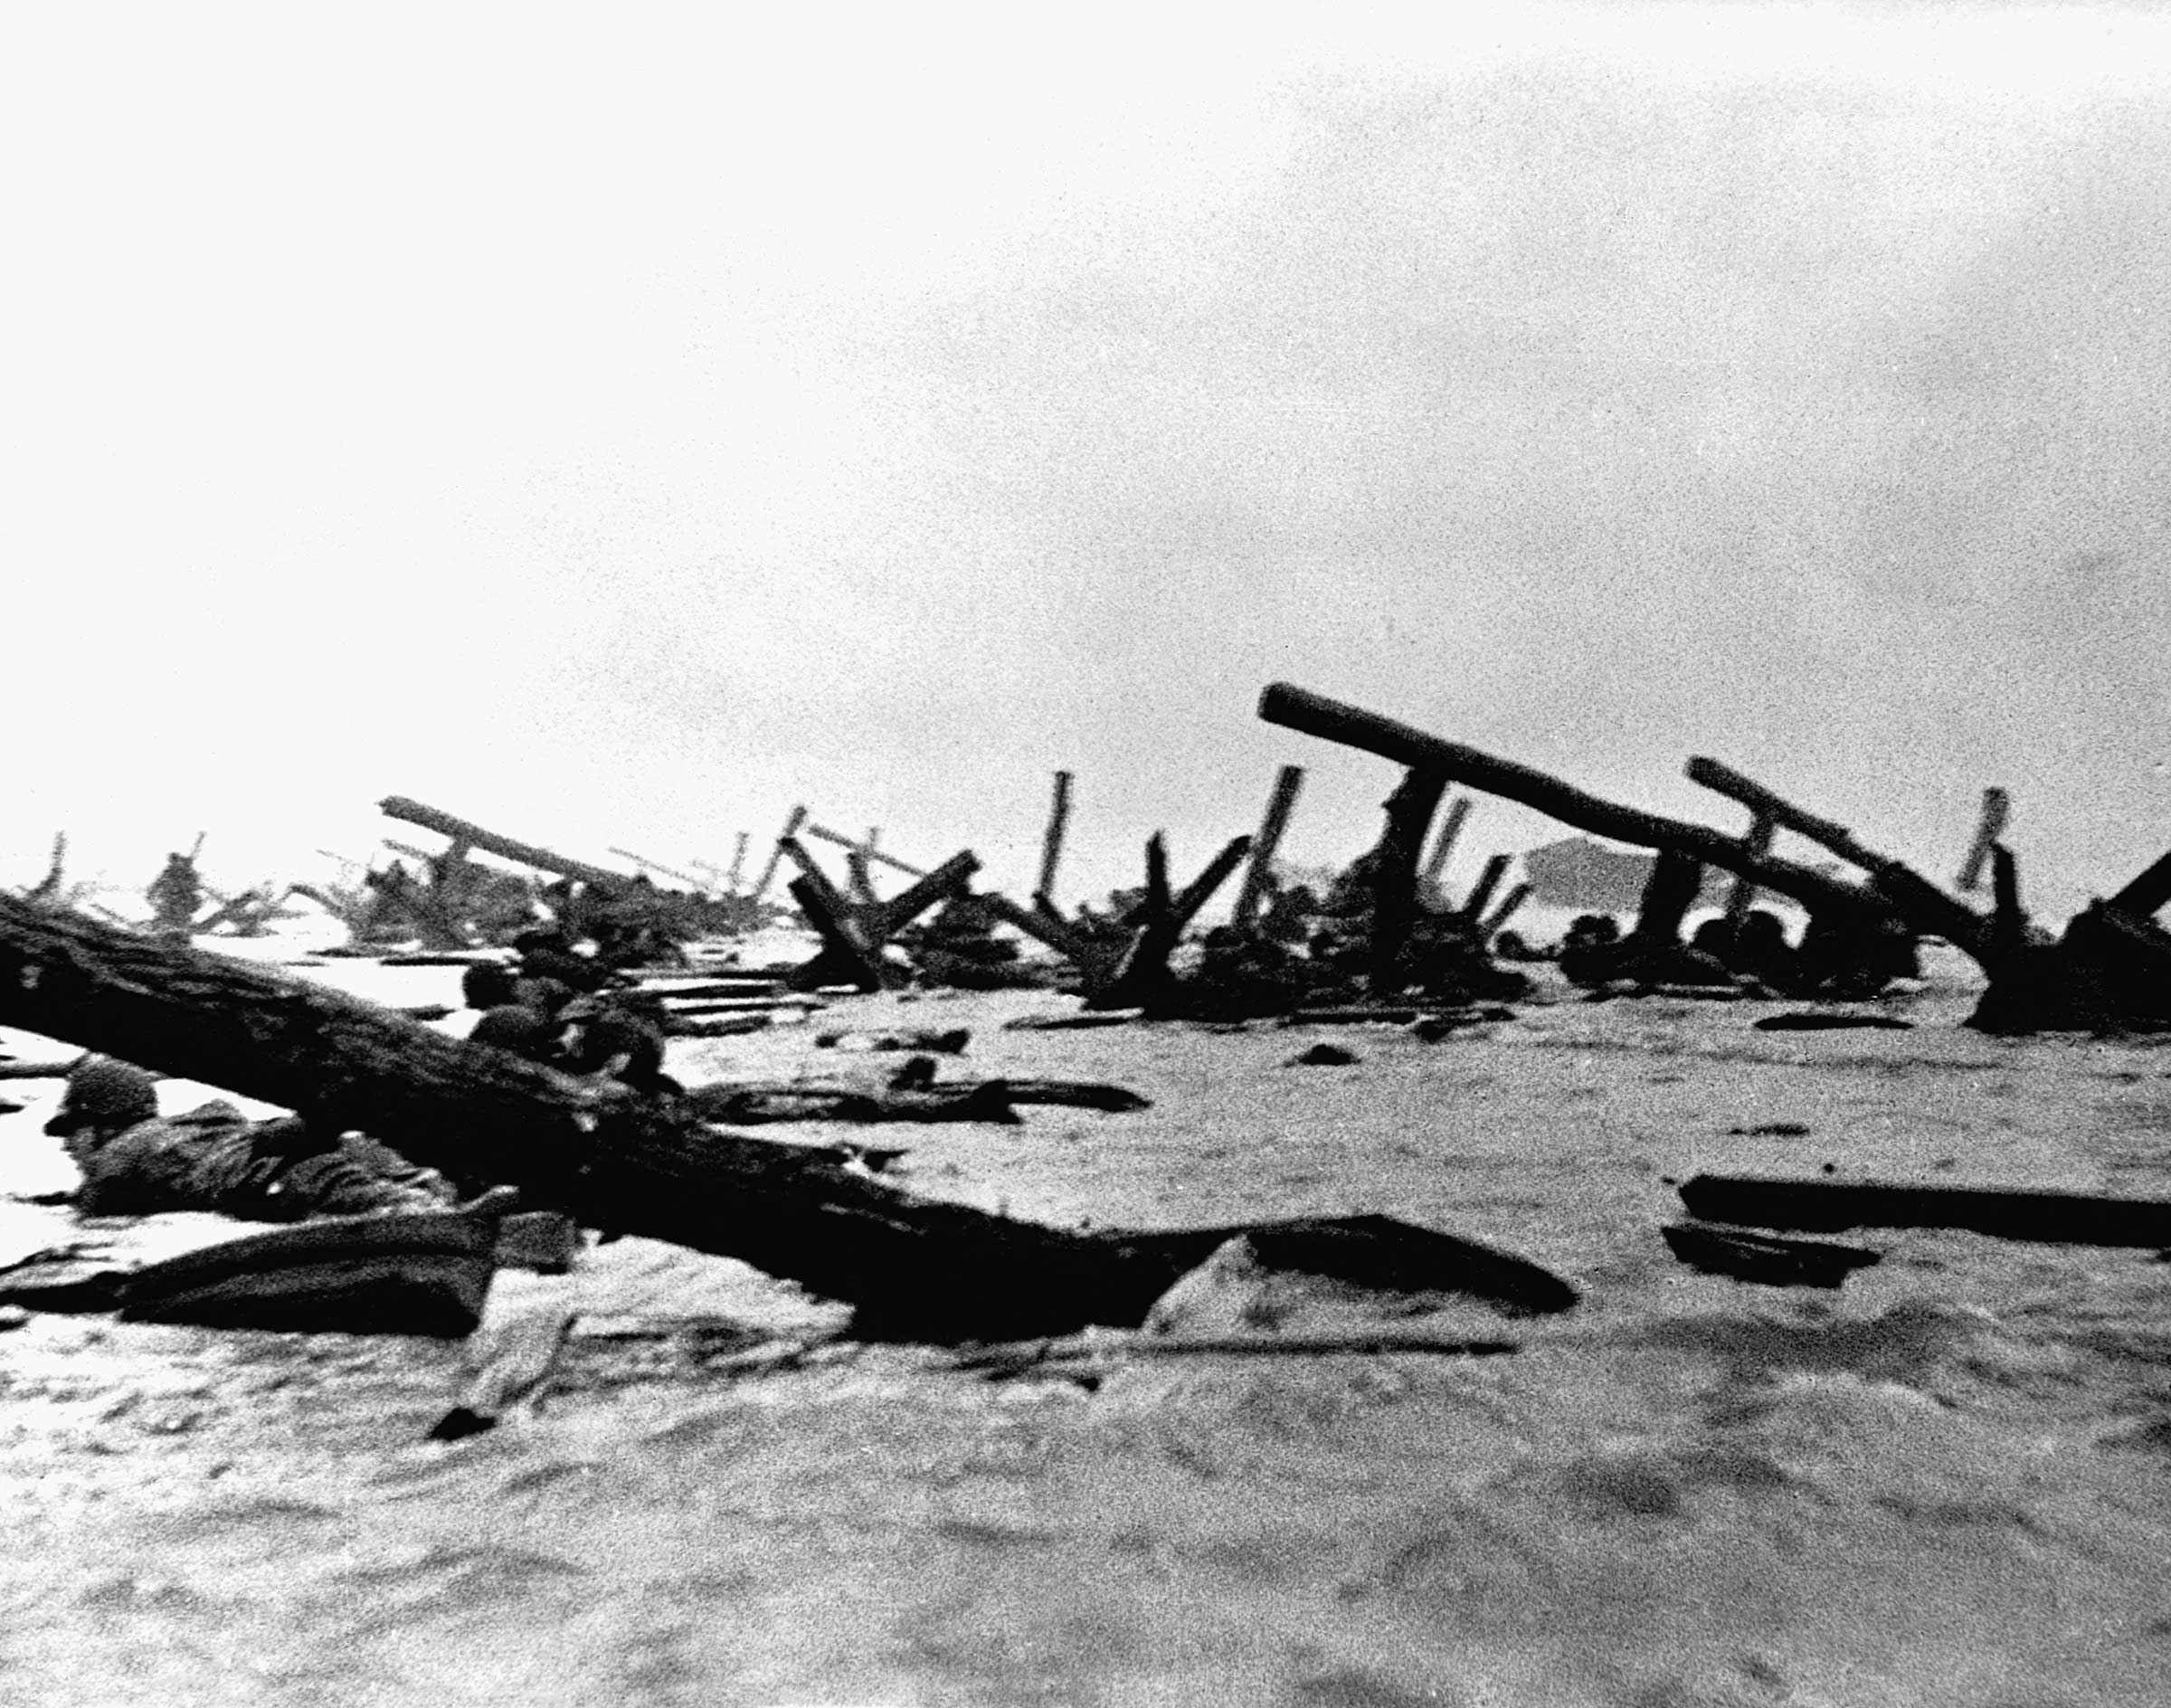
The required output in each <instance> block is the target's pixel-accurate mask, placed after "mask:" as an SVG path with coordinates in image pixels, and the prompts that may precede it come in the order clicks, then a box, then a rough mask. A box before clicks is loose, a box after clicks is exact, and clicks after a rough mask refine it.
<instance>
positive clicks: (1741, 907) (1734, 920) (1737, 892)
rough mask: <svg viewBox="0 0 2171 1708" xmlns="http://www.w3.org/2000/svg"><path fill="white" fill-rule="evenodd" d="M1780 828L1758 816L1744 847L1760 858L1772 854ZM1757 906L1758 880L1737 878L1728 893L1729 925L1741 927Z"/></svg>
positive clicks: (1768, 819)
mask: <svg viewBox="0 0 2171 1708" xmlns="http://www.w3.org/2000/svg"><path fill="white" fill-rule="evenodd" d="M1778 828H1779V827H1778V825H1777V824H1775V823H1773V822H1772V821H1771V820H1770V818H1768V816H1766V815H1764V814H1762V813H1759V814H1758V816H1757V819H1756V821H1755V822H1754V823H1752V824H1751V825H1750V826H1749V838H1748V840H1747V841H1746V842H1745V843H1744V844H1743V846H1744V847H1746V848H1747V849H1749V852H1750V853H1752V854H1756V855H1759V856H1760V855H1765V854H1768V853H1770V852H1771V843H1772V839H1773V837H1774V836H1775V835H1776V834H1777V833H1778ZM1756 905H1757V886H1756V880H1755V879H1754V878H1741V877H1739V876H1737V877H1736V878H1735V879H1734V885H1733V887H1732V888H1731V889H1730V890H1729V891H1728V892H1727V897H1726V921H1727V924H1729V925H1740V923H1741V922H1742V920H1744V919H1746V918H1747V917H1748V916H1749V909H1750V908H1751V907H1753V906H1756Z"/></svg>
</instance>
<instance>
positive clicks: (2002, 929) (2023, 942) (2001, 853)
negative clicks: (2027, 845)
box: [1990, 842, 2028, 954]
mask: <svg viewBox="0 0 2171 1708" xmlns="http://www.w3.org/2000/svg"><path fill="white" fill-rule="evenodd" d="M1990 892H1991V896H1992V897H1993V900H1994V903H1995V906H1994V909H1993V911H1992V913H1991V916H1990V931H1991V936H1992V939H1993V940H1994V941H1995V942H1996V944H1997V946H1998V950H1999V953H2000V954H2017V953H2019V951H2020V950H2022V949H2024V948H2025V947H2026V946H2027V941H2028V916H2027V915H2026V913H2024V911H2023V910H2022V908H2021V905H2020V868H2019V866H2018V864H2017V863H2016V862H2015V860H2014V858H2013V850H2012V849H2009V848H2007V847H2006V846H2005V844H2004V843H2003V842H1997V843H1993V844H1992V845H1991V849H1990Z"/></svg>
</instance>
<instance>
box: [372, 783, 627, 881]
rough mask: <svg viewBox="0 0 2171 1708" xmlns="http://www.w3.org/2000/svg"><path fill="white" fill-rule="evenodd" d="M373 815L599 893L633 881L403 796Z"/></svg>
mask: <svg viewBox="0 0 2171 1708" xmlns="http://www.w3.org/2000/svg"><path fill="white" fill-rule="evenodd" d="M377 811H380V812H382V813H383V814H384V816H385V817H386V818H388V819H399V820H402V821H404V822H406V823H408V824H419V825H421V826H422V829H423V830H435V831H437V832H438V833H439V834H440V835H442V836H448V837H450V838H451V839H452V841H453V842H454V843H455V844H456V845H457V844H460V843H466V844H469V846H471V847H474V848H479V849H487V850H488V852H490V853H492V854H497V855H501V856H502V857H503V858H505V859H508V860H517V861H518V862H519V863H520V864H521V865H523V866H532V867H534V868H536V870H537V871H540V872H555V873H556V874H557V875H558V876H559V877H561V878H579V879H580V880H581V881H582V882H583V883H584V884H593V885H594V886H595V887H597V888H599V889H606V890H613V891H615V890H621V889H623V888H625V887H627V886H628V885H630V883H632V881H633V880H632V879H631V878H629V877H627V876H626V874H625V873H623V872H613V871H611V870H609V869H608V868H604V867H602V866H591V865H589V864H588V863H587V862H586V861H585V860H575V859H566V857H565V856H564V855H563V854H554V853H552V852H551V851H550V850H549V849H546V848H537V847H536V846H535V844H533V843H532V842H516V841H515V840H513V839H512V838H511V837H509V836H499V835H498V833H497V832H496V831H495V830H484V829H483V828H482V826H481V825H479V824H470V823H469V821H467V820H465V819H456V818H454V817H453V816H452V815H451V814H450V812H440V811H438V810H437V809H436V808H435V807H431V806H424V805H423V804H422V802H420V801H410V800H408V799H407V798H406V797H405V796H404V795H397V794H393V795H386V796H385V797H384V800H382V801H380V802H377Z"/></svg>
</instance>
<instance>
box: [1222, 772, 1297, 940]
mask: <svg viewBox="0 0 2171 1708" xmlns="http://www.w3.org/2000/svg"><path fill="white" fill-rule="evenodd" d="M1303 788H1304V767H1303V766H1302V765H1284V766H1283V767H1282V768H1281V771H1280V772H1279V773H1277V774H1276V776H1275V780H1274V792H1273V793H1272V794H1270V795H1268V796H1267V797H1266V816H1265V817H1264V818H1262V819H1261V820H1260V821H1259V833H1258V834H1257V835H1256V836H1255V837H1253V838H1252V840H1251V864H1250V866H1249V867H1247V868H1246V869H1245V873H1244V887H1243V888H1242V889H1240V890H1238V891H1237V910H1236V914H1235V916H1234V918H1235V923H1236V925H1237V928H1238V929H1239V930H1246V931H1248V930H1249V929H1250V928H1251V926H1252V925H1253V924H1254V923H1255V922H1256V920H1257V918H1258V916H1259V908H1260V906H1261V905H1262V904H1263V903H1264V902H1265V900H1266V891H1267V887H1268V886H1269V884H1270V883H1271V881H1272V879H1273V877H1274V857H1275V852H1276V851H1277V850H1278V849H1280V848H1281V845H1282V835H1283V832H1285V830H1288V828H1289V816H1290V814H1291V813H1293V812H1294V811H1296V797H1297V793H1298V792H1299V791H1300V790H1302V789H1303Z"/></svg>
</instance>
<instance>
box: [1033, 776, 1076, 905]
mask: <svg viewBox="0 0 2171 1708" xmlns="http://www.w3.org/2000/svg"><path fill="white" fill-rule="evenodd" d="M1069 827H1070V773H1069V772H1067V771H1058V772H1057V773H1056V793H1055V799H1054V800H1052V801H1051V802H1048V830H1047V832H1046V834H1044V835H1043V836H1042V837H1041V839H1040V881H1039V882H1038V883H1037V884H1035V885H1034V886H1033V894H1034V895H1036V896H1047V897H1051V898H1052V897H1054V895H1055V893H1056V867H1057V864H1058V863H1059V862H1060V861H1061V859H1063V833H1064V831H1065V830H1067V829H1069Z"/></svg>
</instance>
